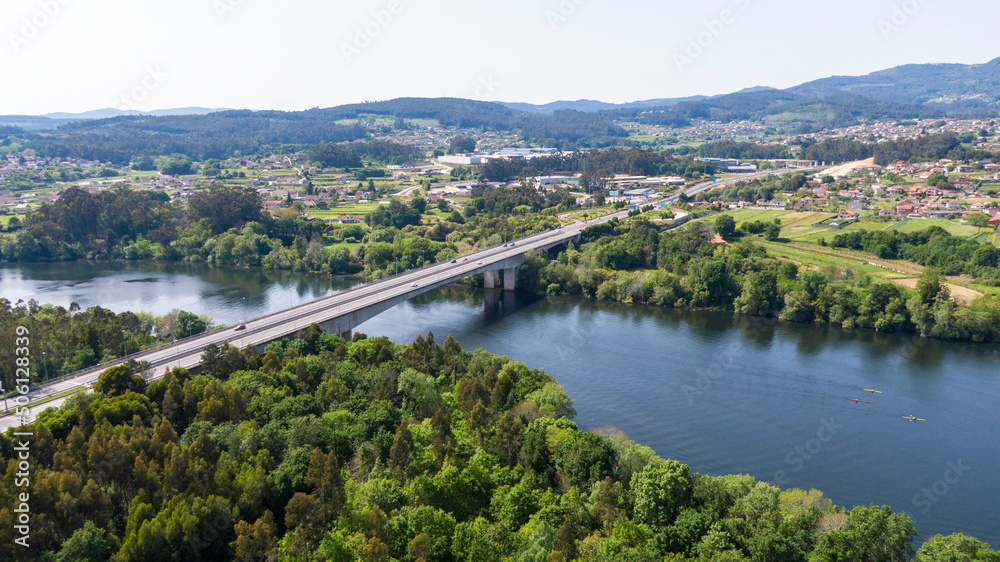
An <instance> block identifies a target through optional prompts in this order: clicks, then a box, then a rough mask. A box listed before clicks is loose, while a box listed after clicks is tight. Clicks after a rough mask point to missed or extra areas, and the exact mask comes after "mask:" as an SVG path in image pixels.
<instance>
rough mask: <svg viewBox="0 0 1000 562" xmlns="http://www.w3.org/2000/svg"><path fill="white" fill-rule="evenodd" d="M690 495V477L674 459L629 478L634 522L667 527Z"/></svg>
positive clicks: (683, 466)
mask: <svg viewBox="0 0 1000 562" xmlns="http://www.w3.org/2000/svg"><path fill="white" fill-rule="evenodd" d="M690 495H691V474H690V469H689V468H688V466H687V465H684V464H681V463H679V462H677V461H673V460H668V461H665V462H664V463H663V464H662V465H661V466H654V465H652V464H650V465H647V466H646V467H645V468H643V469H642V471H641V472H639V473H638V474H636V475H635V476H633V477H632V503H633V506H634V510H635V521H636V522H637V523H645V524H647V525H649V526H651V527H663V526H666V525H669V524H671V523H672V522H673V520H674V518H675V517H676V516H677V511H678V510H679V509H680V506H681V505H683V504H684V502H686V501H687V499H688V498H689V497H690Z"/></svg>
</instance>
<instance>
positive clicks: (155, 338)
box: [0, 298, 212, 391]
mask: <svg viewBox="0 0 1000 562" xmlns="http://www.w3.org/2000/svg"><path fill="white" fill-rule="evenodd" d="M18 326H24V327H26V328H27V329H28V330H29V332H30V333H31V334H32V335H33V336H34V340H35V341H37V342H41V345H40V348H39V351H41V352H42V355H41V359H42V360H41V361H40V362H39V363H37V364H36V365H35V369H34V370H33V371H32V372H30V373H29V375H30V378H31V381H32V383H36V382H42V381H44V380H46V379H48V378H56V377H60V376H63V375H67V374H69V373H73V372H75V371H79V370H81V369H86V368H88V367H93V366H94V365H96V364H98V363H106V362H108V361H111V360H113V359H117V358H119V357H124V356H125V355H129V354H133V353H136V352H139V351H142V350H144V349H149V348H151V347H156V346H158V345H163V344H166V343H170V342H172V341H174V340H178V339H183V338H186V337H190V336H196V335H198V334H201V333H203V332H205V331H206V330H208V329H210V328H212V325H211V321H210V320H209V319H208V318H206V317H205V316H198V315H196V314H193V313H190V312H186V311H183V310H180V311H174V312H171V313H169V314H166V315H163V316H153V315H152V314H147V313H138V314H133V313H131V312H123V313H121V314H115V313H114V312H112V311H110V310H106V309H104V308H101V307H99V306H95V307H91V308H88V309H86V310H81V309H80V308H79V307H78V306H76V305H73V306H70V307H69V308H68V309H67V308H64V307H57V306H52V305H48V304H46V305H39V304H38V303H37V302H35V301H30V302H27V303H25V302H19V303H13V304H12V303H11V302H10V301H9V300H7V299H5V298H0V349H15V348H17V347H20V346H15V345H14V342H15V340H16V338H17V334H16V330H17V327H18ZM14 363H15V356H14V354H13V353H5V354H3V355H2V356H0V381H2V382H3V387H4V388H5V389H7V390H8V391H10V390H11V389H12V388H14V385H13V384H12V381H13V380H14V379H15V376H14V375H15V373H16V370H17V369H16V366H15V364H14Z"/></svg>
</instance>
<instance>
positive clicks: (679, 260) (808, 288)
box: [518, 215, 1000, 342]
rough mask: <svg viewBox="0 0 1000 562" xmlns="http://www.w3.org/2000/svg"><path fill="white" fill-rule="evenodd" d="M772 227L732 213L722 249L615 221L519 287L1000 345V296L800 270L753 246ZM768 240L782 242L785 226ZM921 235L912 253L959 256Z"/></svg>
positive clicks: (529, 272) (842, 271)
mask: <svg viewBox="0 0 1000 562" xmlns="http://www.w3.org/2000/svg"><path fill="white" fill-rule="evenodd" d="M727 219H728V220H727ZM770 226H771V225H768V224H765V223H757V224H754V223H751V224H749V225H743V226H742V227H741V228H739V229H737V228H736V227H735V222H734V221H733V220H732V217H728V216H726V215H723V216H721V217H720V218H719V219H717V222H716V230H718V231H719V232H720V233H721V234H722V235H723V236H724V237H725V238H726V240H729V241H731V243H730V244H726V245H718V244H712V243H711V242H710V240H711V238H712V234H711V232H710V230H709V228H708V226H707V225H705V224H694V225H692V226H691V227H688V228H685V229H680V230H677V231H673V232H667V233H661V232H660V231H659V229H658V228H657V227H656V226H655V225H653V224H652V223H650V222H648V221H646V220H636V221H630V222H617V221H615V220H612V221H611V222H610V223H607V224H604V225H600V226H593V227H590V228H589V229H587V230H586V231H584V234H583V239H582V245H581V247H580V248H579V249H577V248H575V247H572V246H570V247H569V248H568V249H566V250H565V251H563V252H559V253H558V254H557V255H555V256H542V255H539V256H535V257H532V258H530V259H529V260H528V263H526V264H525V265H524V266H523V267H522V268H521V272H520V275H519V278H518V287H519V288H522V289H524V290H529V291H533V292H535V293H537V294H543V295H544V294H548V295H561V294H570V295H583V296H586V297H589V298H595V299H598V300H607V301H617V302H625V303H641V304H650V305H655V306H664V307H670V308H699V309H720V310H732V311H734V312H736V313H737V314H742V315H747V316H763V317H771V318H779V319H781V320H785V321H789V322H799V323H817V322H818V323H829V324H833V325H836V326H840V327H843V328H846V329H872V330H875V331H878V332H883V333H892V332H906V333H915V334H919V335H920V336H922V337H932V338H939V339H945V340H961V341H974V342H1000V299H997V298H996V297H983V298H980V299H979V300H977V301H975V302H973V303H972V304H970V305H963V304H959V303H957V302H955V301H954V300H952V299H951V298H950V296H949V293H948V287H947V286H946V285H945V284H944V281H945V278H944V277H943V275H942V274H941V271H940V270H939V269H935V268H928V269H926V270H925V272H924V274H923V276H922V277H921V279H920V281H919V282H918V284H917V288H916V290H915V291H914V290H909V289H906V288H904V287H901V286H899V285H895V284H892V283H886V282H880V281H877V280H874V279H872V278H871V277H870V276H868V275H866V274H862V273H859V272H857V271H855V270H853V269H850V268H826V269H823V270H812V269H806V268H801V269H800V268H799V267H798V266H797V265H796V264H794V263H792V262H788V261H781V260H779V259H777V258H775V257H773V256H771V255H769V254H768V253H767V251H766V250H765V249H764V248H763V247H761V246H760V245H758V244H756V243H755V242H754V241H753V240H754V238H755V237H754V236H753V234H754V233H767V231H768V229H769V227H770ZM748 228H749V229H753V232H750V231H747V230H745V229H748ZM766 235H767V236H768V237H771V238H777V237H778V236H780V229H779V231H778V232H772V233H769V234H766ZM920 239H925V240H926V241H927V242H926V243H925V244H923V245H920V246H914V247H913V249H911V250H910V251H912V252H914V254H916V253H922V254H923V255H926V256H928V257H927V259H928V260H929V261H933V258H932V257H931V256H933V255H937V256H942V255H945V254H948V253H949V252H953V250H952V249H949V248H953V246H948V244H950V242H946V241H945V240H946V239H944V238H943V237H942V235H941V233H937V232H928V233H925V234H921V235H919V236H914V237H913V238H912V240H915V241H916V240H920ZM972 244H976V243H975V242H972ZM977 246H978V244H977ZM989 248H990V249H989V250H982V251H981V253H979V254H977V253H976V252H972V253H971V257H970V258H969V259H970V263H973V262H975V260H977V259H986V258H985V257H984V256H992V259H995V258H996V252H995V250H996V249H995V247H992V246H990V247H989ZM968 254H969V248H966V249H964V250H963V255H968ZM957 259H961V257H959V258H957ZM993 271H994V272H995V269H994V270H993Z"/></svg>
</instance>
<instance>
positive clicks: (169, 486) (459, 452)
mask: <svg viewBox="0 0 1000 562" xmlns="http://www.w3.org/2000/svg"><path fill="white" fill-rule="evenodd" d="M94 390H95V392H94V393H90V394H82V395H78V396H76V397H74V398H72V399H71V400H70V401H68V402H67V403H66V404H65V405H64V407H63V408H62V409H61V410H60V411H52V410H49V411H47V412H44V413H42V415H41V416H40V417H39V419H38V421H36V422H35V423H34V424H33V428H32V431H33V432H34V434H35V437H34V440H33V441H32V444H31V452H32V457H31V458H32V466H33V468H32V487H31V498H30V499H31V504H30V505H31V546H30V548H29V549H23V548H21V547H15V546H13V545H14V542H13V538H14V537H13V535H12V533H13V530H12V529H13V520H14V517H13V516H14V514H13V512H12V509H11V506H13V505H14V500H15V493H16V492H17V491H18V490H19V488H15V487H14V484H13V483H14V476H13V475H14V473H15V472H16V471H17V470H18V468H17V462H16V460H15V459H14V456H15V455H14V447H15V446H16V445H17V442H16V440H15V438H14V437H12V436H11V435H9V434H8V435H4V436H2V437H0V451H2V454H3V458H5V459H8V462H7V463H6V465H5V467H4V473H3V478H0V500H2V503H0V545H2V546H0V548H2V549H4V555H3V557H4V558H5V559H8V560H55V561H74V562H79V561H104V560H114V561H143V562H148V561H160V560H163V561H168V560H169V561H173V560H178V561H179V560H184V561H198V560H213V561H218V560H240V561H265V560H281V561H312V560H316V561H320V560H322V561H348V560H369V561H390V560H405V561H420V560H423V561H427V560H462V561H466V560H468V561H477V562H478V561H490V560H497V561H499V560H542V561H559V560H563V561H566V560H588V561H618V560H678V561H680V560H699V561H710V560H711V561H719V560H729V561H739V560H753V561H779V560H780V561H783V562H786V561H793V562H794V561H810V562H819V561H823V562H826V561H831V562H832V561H848V560H850V561H856V560H865V561H873V562H883V561H884V562H890V561H891V562H895V561H903V560H907V559H909V558H910V557H911V556H913V555H914V554H916V557H917V560H921V561H930V560H945V559H947V560H973V559H974V560H984V561H989V562H996V561H998V560H1000V553H997V552H995V551H993V550H991V549H990V548H989V547H988V546H987V545H986V544H984V543H982V542H980V541H978V540H976V539H973V538H969V537H966V536H963V535H952V536H949V537H943V536H935V537H932V538H930V540H928V541H927V542H926V543H925V544H924V545H923V546H922V547H921V548H920V550H919V551H917V552H916V553H914V549H913V540H914V537H915V536H916V530H915V529H914V527H913V524H912V522H911V520H910V518H909V517H908V516H907V515H905V514H903V513H895V512H893V511H892V510H891V509H890V508H888V507H878V506H863V507H857V508H854V509H851V510H846V509H843V508H840V507H837V506H835V505H833V504H832V502H830V501H829V500H828V499H825V498H824V497H823V494H822V493H821V492H819V491H816V490H810V491H804V490H781V489H779V488H776V487H774V486H771V485H769V484H767V483H764V482H758V481H756V480H754V479H753V478H752V477H749V476H722V477H712V476H706V475H701V474H697V473H692V472H691V471H690V470H689V468H688V467H687V466H685V465H683V464H681V463H679V462H676V461H671V460H665V459H662V458H660V457H658V456H657V455H656V454H655V453H654V452H653V451H652V450H651V449H649V448H647V447H644V446H642V445H639V444H636V443H634V442H631V441H629V440H628V439H627V438H625V437H622V436H620V435H619V436H614V437H611V438H606V437H604V436H602V435H601V434H599V433H601V432H584V431H580V430H579V428H578V427H577V425H576V424H575V423H573V422H572V421H571V418H572V416H573V414H574V413H575V412H574V410H573V407H572V401H571V400H570V399H569V398H568V397H567V396H566V395H565V393H564V392H563V390H562V388H561V387H560V386H559V385H558V384H557V383H556V382H555V381H554V380H553V379H552V377H550V376H549V375H547V374H546V373H544V372H542V371H538V370H533V369H530V368H529V367H528V366H526V365H524V364H522V363H519V362H515V361H511V360H509V359H508V358H506V357H499V356H495V355H491V354H489V353H486V352H485V351H482V350H477V351H475V352H468V351H464V350H462V348H461V346H460V345H459V343H458V342H456V341H455V340H454V339H452V338H451V337H449V338H448V339H446V340H445V341H444V342H443V344H437V343H436V342H435V339H434V336H433V334H430V333H428V334H427V336H426V338H425V337H419V338H418V339H417V340H416V341H415V342H414V343H413V344H411V345H399V344H395V343H393V342H391V341H389V340H387V339H385V338H380V339H373V338H367V337H366V336H364V335H362V334H357V335H355V336H354V339H353V341H344V340H343V339H341V338H340V337H338V336H335V335H327V334H325V333H323V331H322V330H321V329H320V328H319V327H318V326H310V327H309V328H308V329H306V330H303V331H302V332H300V333H299V334H298V336H297V337H296V338H295V339H292V340H284V341H281V342H275V343H272V344H270V345H269V346H268V347H267V349H266V352H265V353H264V354H262V355H257V354H255V353H253V352H249V351H248V352H245V351H241V350H238V349H236V348H232V347H228V346H223V347H222V348H215V349H212V350H209V352H208V353H207V354H206V357H205V361H204V370H203V372H202V373H200V374H191V373H188V372H186V371H184V370H181V369H175V370H173V371H171V372H170V373H168V374H167V375H166V376H165V377H164V378H163V379H161V380H158V381H155V382H153V383H151V384H147V383H146V382H145V380H144V379H143V378H141V377H139V376H137V375H136V374H135V373H133V372H132V371H131V370H129V368H128V367H115V368H113V369H110V370H108V371H107V372H106V373H104V374H103V375H102V376H101V378H100V380H99V381H98V383H97V384H96V385H95V389H94ZM604 433H605V434H606V435H611V434H613V432H604Z"/></svg>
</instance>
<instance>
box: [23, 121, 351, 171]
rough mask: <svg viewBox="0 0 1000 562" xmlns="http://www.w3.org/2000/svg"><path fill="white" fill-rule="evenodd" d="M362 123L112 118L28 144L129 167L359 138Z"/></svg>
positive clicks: (59, 154) (72, 126) (51, 153)
mask: <svg viewBox="0 0 1000 562" xmlns="http://www.w3.org/2000/svg"><path fill="white" fill-rule="evenodd" d="M367 134H368V133H367V131H366V130H365V128H364V127H363V126H361V125H339V124H337V123H336V122H334V121H324V120H320V119H313V118H310V117H309V116H308V115H305V114H303V113H286V112H280V111H260V112H253V111H224V112H219V113H212V114H210V115H180V116H164V117H115V118H112V119H102V120H96V121H81V122H79V123H74V124H70V125H64V126H62V127H60V128H59V129H57V130H56V132H55V133H54V134H50V135H44V136H36V137H34V139H35V140H33V142H32V143H31V148H34V149H35V150H36V151H37V152H38V154H39V155H40V156H45V157H72V158H83V159H86V160H99V161H101V162H112V163H115V164H121V165H124V164H128V163H129V162H130V161H132V160H134V159H136V158H138V157H140V156H166V155H171V154H180V155H184V156H187V157H189V158H191V159H193V160H198V161H201V160H207V159H209V158H218V159H223V160H224V159H226V158H230V157H233V156H236V155H239V154H256V153H257V151H258V150H260V148H261V146H264V145H269V144H298V145H311V144H318V143H322V142H344V141H353V140H357V139H363V138H365V137H366V136H367Z"/></svg>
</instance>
